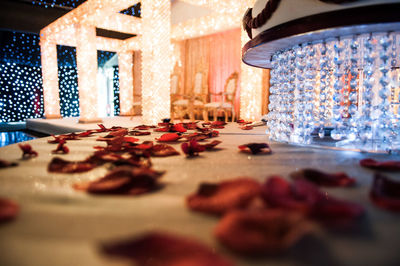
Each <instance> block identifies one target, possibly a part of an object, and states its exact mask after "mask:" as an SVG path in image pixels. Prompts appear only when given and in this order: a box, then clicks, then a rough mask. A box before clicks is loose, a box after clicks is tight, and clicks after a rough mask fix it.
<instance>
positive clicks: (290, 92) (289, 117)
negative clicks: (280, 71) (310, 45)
mask: <svg viewBox="0 0 400 266" xmlns="http://www.w3.org/2000/svg"><path fill="white" fill-rule="evenodd" d="M287 53H288V64H287V67H288V73H287V80H288V84H287V85H288V87H287V95H286V99H287V106H286V108H287V113H286V137H287V140H288V141H289V140H290V138H291V136H292V134H293V122H294V117H293V114H294V92H295V90H296V84H295V82H296V65H295V61H296V54H295V52H294V50H293V49H290V50H288V51H287Z"/></svg>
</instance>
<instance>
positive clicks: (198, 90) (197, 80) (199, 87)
mask: <svg viewBox="0 0 400 266" xmlns="http://www.w3.org/2000/svg"><path fill="white" fill-rule="evenodd" d="M203 78H204V74H203V72H197V73H196V75H195V76H194V88H193V93H194V94H195V95H199V94H202V93H203Z"/></svg>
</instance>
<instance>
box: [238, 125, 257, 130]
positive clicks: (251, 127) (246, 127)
mask: <svg viewBox="0 0 400 266" xmlns="http://www.w3.org/2000/svg"><path fill="white" fill-rule="evenodd" d="M253 128H254V127H253V126H242V127H240V129H241V130H252V129H253Z"/></svg>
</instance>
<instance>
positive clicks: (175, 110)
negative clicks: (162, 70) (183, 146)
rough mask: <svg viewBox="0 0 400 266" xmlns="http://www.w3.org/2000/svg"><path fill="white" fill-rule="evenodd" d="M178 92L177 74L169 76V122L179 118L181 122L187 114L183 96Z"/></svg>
mask: <svg viewBox="0 0 400 266" xmlns="http://www.w3.org/2000/svg"><path fill="white" fill-rule="evenodd" d="M179 92H180V78H179V74H178V73H173V74H172V75H171V120H172V121H173V120H175V118H176V117H177V118H179V119H180V120H181V121H182V120H183V117H184V116H185V115H186V114H188V104H185V103H186V100H185V99H183V95H182V94H180V93H179Z"/></svg>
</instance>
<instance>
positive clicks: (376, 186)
mask: <svg viewBox="0 0 400 266" xmlns="http://www.w3.org/2000/svg"><path fill="white" fill-rule="evenodd" d="M369 195H370V198H371V200H372V201H373V202H374V203H375V204H376V205H378V206H379V207H381V208H384V209H387V210H391V211H395V212H400V182H398V181H394V180H391V179H389V178H388V177H386V176H384V175H382V174H379V173H377V174H375V177H374V182H373V184H372V187H371V191H370V194H369Z"/></svg>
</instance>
